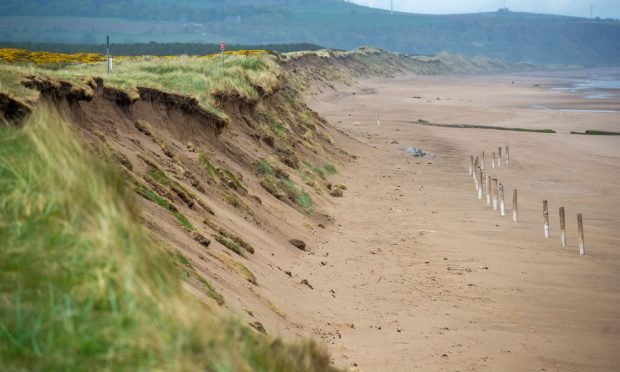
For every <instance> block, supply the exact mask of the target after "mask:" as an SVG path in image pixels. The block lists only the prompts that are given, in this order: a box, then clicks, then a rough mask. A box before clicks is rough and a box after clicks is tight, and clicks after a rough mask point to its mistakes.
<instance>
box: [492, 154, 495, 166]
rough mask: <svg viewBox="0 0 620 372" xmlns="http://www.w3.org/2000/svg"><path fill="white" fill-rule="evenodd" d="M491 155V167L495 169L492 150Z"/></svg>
mask: <svg viewBox="0 0 620 372" xmlns="http://www.w3.org/2000/svg"><path fill="white" fill-rule="evenodd" d="M491 156H492V157H493V160H491V167H492V168H493V169H495V152H492V153H491Z"/></svg>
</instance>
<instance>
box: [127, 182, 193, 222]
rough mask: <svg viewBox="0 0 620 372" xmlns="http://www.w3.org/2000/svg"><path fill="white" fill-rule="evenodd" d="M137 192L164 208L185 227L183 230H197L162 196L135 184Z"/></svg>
mask: <svg viewBox="0 0 620 372" xmlns="http://www.w3.org/2000/svg"><path fill="white" fill-rule="evenodd" d="M135 190H136V193H138V195H140V196H141V197H143V198H145V199H147V200H150V201H152V202H154V203H155V204H157V205H159V206H160V207H162V208H164V209H165V210H166V211H168V213H170V214H171V215H172V216H173V217H174V218H176V220H177V221H178V222H179V224H181V226H183V228H184V229H185V230H187V231H194V230H195V228H194V226H193V225H192V223H191V222H189V220H188V219H187V217H185V216H184V215H183V214H182V213H181V212H179V211H178V210H177V209H176V207H174V206H173V205H172V204H170V202H169V201H168V200H166V199H164V198H162V197H161V196H159V195H157V194H156V193H155V192H153V191H151V190H149V189H148V188H146V187H145V186H143V185H140V184H135Z"/></svg>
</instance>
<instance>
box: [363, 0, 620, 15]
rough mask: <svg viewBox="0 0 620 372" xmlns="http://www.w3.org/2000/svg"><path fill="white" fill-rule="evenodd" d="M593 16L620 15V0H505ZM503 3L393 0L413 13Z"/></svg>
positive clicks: (369, 0)
mask: <svg viewBox="0 0 620 372" xmlns="http://www.w3.org/2000/svg"><path fill="white" fill-rule="evenodd" d="M352 2H354V3H357V4H361V5H366V6H368V5H371V4H372V6H373V7H378V8H386V9H389V7H390V0H364V1H360V0H352ZM590 5H593V6H594V16H595V17H596V16H599V17H601V18H608V17H610V18H620V0H591V1H588V0H506V7H507V8H508V9H510V10H513V11H522V12H532V13H551V14H564V15H571V16H579V17H589V16H590ZM503 6H504V0H394V10H401V11H406V12H414V13H431V14H446V13H473V12H488V11H495V10H497V9H498V8H502V7H503Z"/></svg>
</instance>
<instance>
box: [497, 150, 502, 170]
mask: <svg viewBox="0 0 620 372" xmlns="http://www.w3.org/2000/svg"><path fill="white" fill-rule="evenodd" d="M497 151H499V153H498V154H499V155H498V157H497V167H498V168H500V167H501V166H502V147H501V146H500V147H498V148H497Z"/></svg>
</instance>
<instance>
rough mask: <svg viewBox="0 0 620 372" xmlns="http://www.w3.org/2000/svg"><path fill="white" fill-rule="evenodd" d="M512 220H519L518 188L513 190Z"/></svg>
mask: <svg viewBox="0 0 620 372" xmlns="http://www.w3.org/2000/svg"><path fill="white" fill-rule="evenodd" d="M512 220H513V221H514V222H519V208H518V207H517V189H514V190H512Z"/></svg>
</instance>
